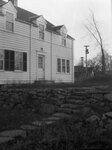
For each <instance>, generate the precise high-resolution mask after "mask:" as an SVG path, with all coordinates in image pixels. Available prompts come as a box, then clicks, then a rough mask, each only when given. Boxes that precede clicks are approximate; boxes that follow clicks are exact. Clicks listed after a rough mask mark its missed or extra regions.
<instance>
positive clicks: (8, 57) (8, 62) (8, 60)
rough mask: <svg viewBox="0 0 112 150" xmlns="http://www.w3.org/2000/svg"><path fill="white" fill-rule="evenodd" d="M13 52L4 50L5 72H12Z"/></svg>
mask: <svg viewBox="0 0 112 150" xmlns="http://www.w3.org/2000/svg"><path fill="white" fill-rule="evenodd" d="M14 59H15V58H14V51H10V50H5V60H4V61H5V66H4V69H5V70H6V71H14Z"/></svg>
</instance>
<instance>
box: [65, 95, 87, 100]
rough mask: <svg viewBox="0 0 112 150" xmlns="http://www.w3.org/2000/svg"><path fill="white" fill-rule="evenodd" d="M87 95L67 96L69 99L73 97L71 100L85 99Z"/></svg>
mask: <svg viewBox="0 0 112 150" xmlns="http://www.w3.org/2000/svg"><path fill="white" fill-rule="evenodd" d="M86 98H87V97H85V96H75V95H70V96H68V97H67V99H71V100H85V99H86Z"/></svg>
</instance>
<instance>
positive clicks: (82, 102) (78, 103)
mask: <svg viewBox="0 0 112 150" xmlns="http://www.w3.org/2000/svg"><path fill="white" fill-rule="evenodd" d="M85 102H86V101H85V100H75V99H67V100H66V103H70V104H77V105H83V104H84V103H85Z"/></svg>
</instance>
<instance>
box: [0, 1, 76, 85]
mask: <svg viewBox="0 0 112 150" xmlns="http://www.w3.org/2000/svg"><path fill="white" fill-rule="evenodd" d="M73 41H74V39H73V38H72V37H71V36H69V35H68V34H67V29H66V27H65V26H64V25H61V26H55V25H53V24H52V23H50V22H49V21H47V20H46V19H45V18H44V17H43V16H42V15H40V16H39V15H37V14H34V13H32V12H29V11H27V10H25V9H22V8H20V7H18V0H9V1H7V2H6V1H2V0H0V84H9V83H33V82H34V81H37V80H48V81H54V82H74V61H73V56H74V54H73V49H74V48H73Z"/></svg>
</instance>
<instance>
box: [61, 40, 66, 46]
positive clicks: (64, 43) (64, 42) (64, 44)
mask: <svg viewBox="0 0 112 150" xmlns="http://www.w3.org/2000/svg"><path fill="white" fill-rule="evenodd" d="M62 45H63V46H66V39H65V38H63V39H62Z"/></svg>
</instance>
